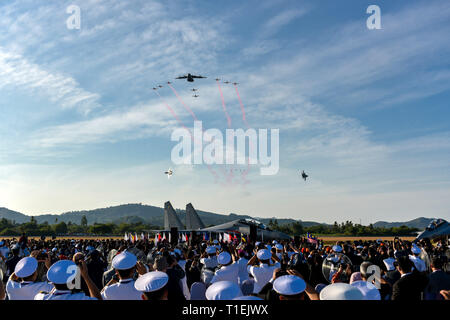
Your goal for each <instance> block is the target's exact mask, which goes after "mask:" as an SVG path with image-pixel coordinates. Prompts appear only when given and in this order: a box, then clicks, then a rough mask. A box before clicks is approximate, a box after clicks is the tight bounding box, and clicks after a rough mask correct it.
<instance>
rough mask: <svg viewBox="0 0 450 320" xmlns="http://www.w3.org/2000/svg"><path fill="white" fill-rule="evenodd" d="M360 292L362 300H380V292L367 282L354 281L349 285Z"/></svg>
mask: <svg viewBox="0 0 450 320" xmlns="http://www.w3.org/2000/svg"><path fill="white" fill-rule="evenodd" d="M351 285H352V286H354V287H356V288H358V289H359V291H361V293H362V294H363V296H364V300H381V295H380V291H379V290H378V289H377V287H375V286H374V285H373V284H372V283H370V282H367V281H355V282H353V283H351Z"/></svg>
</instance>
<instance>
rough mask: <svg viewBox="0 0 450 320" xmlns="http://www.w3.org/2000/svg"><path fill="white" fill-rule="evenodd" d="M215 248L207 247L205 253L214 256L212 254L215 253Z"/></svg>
mask: <svg viewBox="0 0 450 320" xmlns="http://www.w3.org/2000/svg"><path fill="white" fill-rule="evenodd" d="M216 250H217V249H216V247H208V248H206V253H207V254H214V253H216Z"/></svg>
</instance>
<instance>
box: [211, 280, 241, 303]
mask: <svg viewBox="0 0 450 320" xmlns="http://www.w3.org/2000/svg"><path fill="white" fill-rule="evenodd" d="M205 295H206V299H208V300H233V299H234V298H237V297H240V296H242V292H241V289H240V288H239V286H238V284H237V283H234V282H231V281H218V282H215V283H213V284H212V285H210V286H209V287H208V289H206V293H205Z"/></svg>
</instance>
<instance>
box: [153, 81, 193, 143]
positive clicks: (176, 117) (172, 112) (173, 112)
mask: <svg viewBox="0 0 450 320" xmlns="http://www.w3.org/2000/svg"><path fill="white" fill-rule="evenodd" d="M153 92H154V93H156V94H157V95H158V97H159V98H160V99H161V101H162V102H163V103H164V105H165V106H166V108H167V109H168V110H169V111H170V113H171V114H172V116H173V117H174V118H175V119H176V120H177V121H178V123H179V124H180V125H181V126H182V127H183V128H184V129H186V130H187V131H189V134H190V135H191V138H192V139H193V136H192V132H191V130H189V129H188V128H186V126H185V125H184V124H183V122H182V121H181V120H180V118H178V116H177V114H176V113H175V111H174V110H173V109H172V108H171V107H170V106H169V105H168V104H167V102H166V101H164V99H163V98H162V97H161V95H160V94H159V93H158V92H157V91H156V90H154V91H153Z"/></svg>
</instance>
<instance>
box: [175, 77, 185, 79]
mask: <svg viewBox="0 0 450 320" xmlns="http://www.w3.org/2000/svg"><path fill="white" fill-rule="evenodd" d="M175 79H187V76H181V77H178V78H175Z"/></svg>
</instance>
